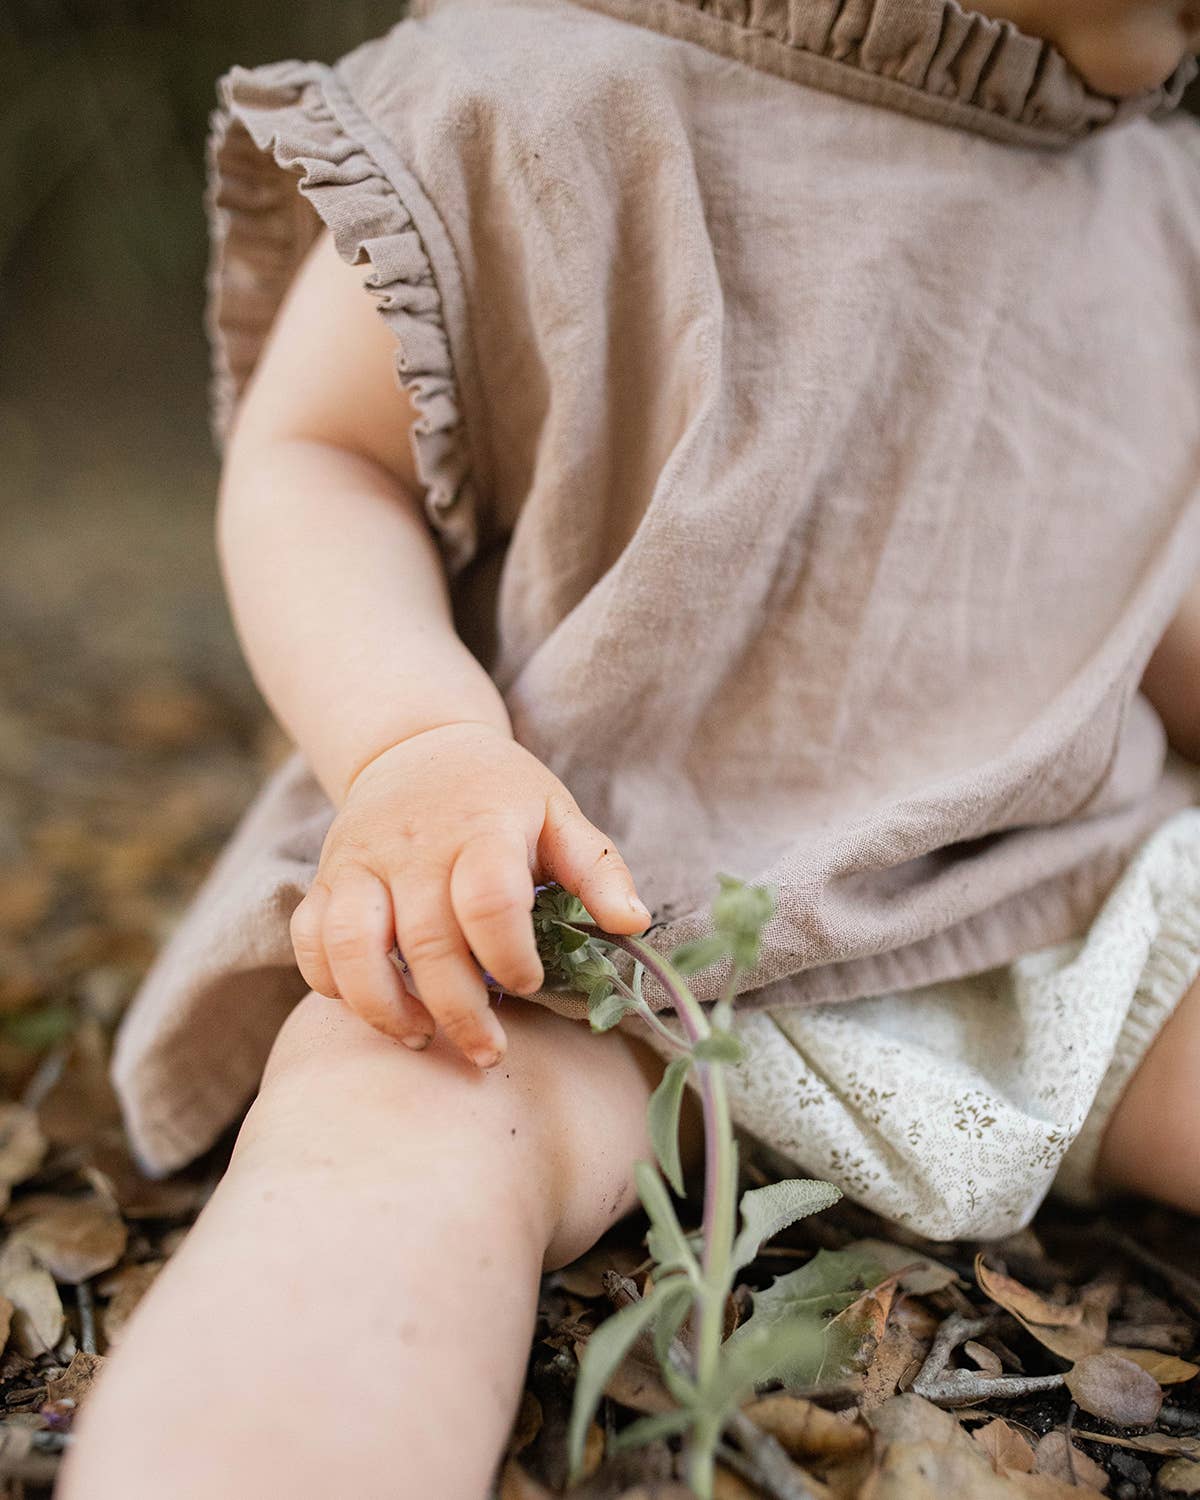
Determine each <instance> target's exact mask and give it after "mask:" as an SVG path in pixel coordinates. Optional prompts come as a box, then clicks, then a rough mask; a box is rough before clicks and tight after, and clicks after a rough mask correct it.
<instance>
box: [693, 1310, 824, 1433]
mask: <svg viewBox="0 0 1200 1500" xmlns="http://www.w3.org/2000/svg"><path fill="white" fill-rule="evenodd" d="M738 1335H741V1336H740V1337H738ZM845 1337H846V1336H845V1335H844V1334H842V1335H835V1336H834V1337H833V1339H832V1340H831V1339H830V1337H829V1335H828V1332H827V1330H826V1328H824V1327H823V1326H822V1325H821V1324H820V1323H813V1322H809V1321H808V1320H806V1319H801V1318H795V1319H791V1320H786V1321H784V1322H780V1323H764V1324H753V1322H752V1321H751V1322H748V1323H746V1324H744V1325H743V1327H742V1328H739V1329H738V1330H737V1332H736V1333H735V1334H734V1335H733V1337H732V1338H729V1339H727V1340H726V1341H725V1343H724V1344H722V1346H721V1356H720V1370H719V1373H718V1375H717V1381H716V1390H715V1391H714V1393H713V1394H714V1405H715V1406H716V1409H717V1410H718V1411H719V1412H720V1413H721V1414H722V1415H725V1414H727V1413H729V1412H731V1411H733V1410H734V1409H735V1408H736V1407H738V1406H740V1405H741V1403H742V1401H743V1400H745V1398H746V1397H747V1396H749V1395H751V1394H752V1393H753V1391H754V1388H755V1387H756V1386H759V1385H763V1384H765V1382H767V1381H768V1380H782V1381H783V1382H784V1384H785V1385H797V1386H799V1385H811V1384H815V1383H816V1381H817V1378H818V1376H819V1373H820V1371H821V1370H822V1369H823V1368H825V1367H826V1365H827V1364H829V1363H830V1353H831V1350H830V1348H829V1345H830V1343H831V1342H832V1343H833V1344H835V1345H837V1346H839V1347H840V1345H841V1342H842V1340H843V1338H845ZM847 1342H848V1343H849V1342H852V1341H849V1340H848V1341H847Z"/></svg>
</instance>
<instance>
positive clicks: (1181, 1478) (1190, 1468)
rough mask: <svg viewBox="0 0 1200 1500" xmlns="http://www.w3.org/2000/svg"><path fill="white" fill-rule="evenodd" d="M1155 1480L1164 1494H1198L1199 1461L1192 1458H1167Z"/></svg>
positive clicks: (1199, 1479)
mask: <svg viewBox="0 0 1200 1500" xmlns="http://www.w3.org/2000/svg"><path fill="white" fill-rule="evenodd" d="M1155 1482H1156V1483H1157V1485H1158V1488H1159V1490H1160V1492H1162V1493H1164V1494H1172V1495H1200V1463H1197V1462H1196V1460H1195V1459H1194V1458H1169V1459H1168V1460H1167V1462H1166V1463H1165V1464H1163V1466H1162V1468H1161V1469H1159V1471H1158V1473H1157V1475H1156V1476H1155Z"/></svg>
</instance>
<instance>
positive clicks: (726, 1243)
mask: <svg viewBox="0 0 1200 1500" xmlns="http://www.w3.org/2000/svg"><path fill="white" fill-rule="evenodd" d="M577 925H578V926H579V927H580V928H581V929H590V930H592V931H596V932H598V933H600V934H601V935H602V936H603V938H604V940H605V941H606V942H609V943H612V944H613V945H615V946H616V947H619V948H623V949H624V950H625V952H627V953H630V954H632V955H633V957H634V958H636V959H638V960H639V962H641V963H642V964H643V965H644V967H645V969H646V971H647V972H648V973H650V974H653V975H654V977H655V978H656V979H657V980H658V982H659V984H660V985H661V986H662V987H663V989H664V990H665V991H666V992H667V994H668V995H669V996H670V997H671V1000H672V1001H673V1003H674V1007H675V1012H676V1014H677V1015H678V1016H679V1019H680V1022H681V1024H682V1025H683V1028H684V1031H685V1032H686V1034H687V1037H688V1040H689V1041H690V1042H691V1044H692V1046H693V1047H694V1046H695V1044H696V1043H697V1042H699V1041H703V1040H704V1039H705V1038H706V1037H708V1036H711V1034H712V1027H711V1025H710V1024H709V1020H708V1016H707V1015H706V1013H705V1011H704V1007H703V1006H702V1005H701V1004H700V1002H699V1001H698V1000H697V999H696V997H695V996H694V995H693V994H692V992H691V990H690V989H689V988H688V987H687V985H686V984H683V983H682V982H681V980H680V978H679V977H678V975H676V974H675V973H674V971H673V970H672V969H671V968H670V966H669V965H668V964H667V963H665V962H664V960H663V958H662V956H661V955H660V954H659V953H658V952H657V951H656V950H655V949H653V948H651V947H650V946H649V944H647V943H645V942H643V941H642V939H641V938H636V937H628V936H624V935H620V934H613V933H608V932H603V930H602V929H600V928H597V927H594V926H593V924H590V923H584V922H580V923H579V924H577ZM736 982H737V968H736V966H735V967H734V971H733V973H732V975H731V976H730V978H729V981H728V984H727V985H726V990H725V993H726V995H727V996H729V997H732V994H733V990H734V987H735V985H736ZM647 1009H649V1007H647ZM696 1074H697V1082H698V1084H699V1089H700V1099H701V1104H702V1106H703V1111H704V1219H703V1225H702V1234H703V1239H704V1258H703V1266H702V1270H703V1275H702V1278H701V1282H702V1285H701V1287H700V1288H699V1289H698V1295H697V1303H698V1312H699V1317H698V1320H697V1321H698V1326H697V1330H696V1353H695V1375H696V1385H697V1391H698V1394H699V1397H700V1401H701V1403H702V1404H703V1403H704V1398H705V1395H706V1394H707V1393H709V1392H711V1391H712V1389H713V1386H714V1384H715V1382H716V1377H717V1374H718V1370H719V1366H720V1354H721V1336H722V1334H723V1333H724V1331H725V1304H726V1301H727V1299H728V1296H729V1290H730V1286H729V1283H730V1281H731V1279H732V1272H731V1266H732V1260H733V1237H734V1231H735V1230H736V1227H737V1223H736V1213H737V1148H736V1145H735V1143H734V1137H733V1120H732V1117H731V1115H730V1111H729V1091H728V1089H727V1088H726V1085H725V1073H724V1067H723V1065H722V1064H715V1065H714V1064H713V1063H710V1062H706V1061H697V1063H696ZM722 1425H723V1424H722V1419H721V1416H720V1414H719V1413H717V1412H715V1411H714V1410H713V1409H712V1406H711V1405H710V1406H709V1409H708V1410H707V1411H706V1412H704V1414H703V1415H702V1416H701V1417H700V1419H699V1421H698V1422H697V1424H696V1427H695V1429H694V1434H693V1440H692V1443H691V1449H690V1454H689V1468H688V1474H689V1483H690V1484H691V1486H692V1489H693V1491H694V1492H695V1493H696V1494H697V1495H699V1496H701V1497H707V1496H710V1495H711V1494H712V1487H713V1459H714V1454H715V1452H716V1447H717V1444H718V1442H719V1441H720V1437H721V1429H722Z"/></svg>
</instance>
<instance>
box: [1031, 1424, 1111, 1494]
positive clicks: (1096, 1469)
mask: <svg viewBox="0 0 1200 1500" xmlns="http://www.w3.org/2000/svg"><path fill="white" fill-rule="evenodd" d="M1034 1469H1035V1470H1036V1472H1037V1473H1039V1474H1049V1475H1050V1476H1051V1477H1052V1478H1054V1479H1061V1480H1063V1481H1064V1483H1066V1484H1085V1485H1087V1486H1088V1487H1089V1488H1091V1489H1094V1490H1102V1489H1104V1488H1105V1486H1106V1485H1107V1484H1108V1471H1107V1470H1106V1469H1102V1468H1101V1467H1100V1465H1099V1464H1098V1463H1097V1462H1096V1461H1095V1459H1093V1458H1089V1457H1088V1456H1087V1454H1086V1453H1084V1452H1083V1450H1082V1449H1081V1448H1077V1447H1076V1446H1075V1444H1074V1443H1072V1442H1071V1441H1070V1440H1069V1439H1068V1437H1067V1435H1066V1433H1065V1432H1058V1431H1055V1432H1048V1433H1046V1435H1045V1436H1044V1437H1042V1438H1040V1439H1039V1440H1038V1445H1037V1452H1036V1455H1035V1461H1034Z"/></svg>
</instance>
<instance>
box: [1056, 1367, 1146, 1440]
mask: <svg viewBox="0 0 1200 1500" xmlns="http://www.w3.org/2000/svg"><path fill="white" fill-rule="evenodd" d="M1063 1380H1064V1382H1065V1384H1066V1387H1067V1389H1068V1390H1069V1391H1070V1392H1071V1395H1072V1396H1074V1398H1075V1400H1076V1401H1077V1402H1078V1403H1079V1405H1080V1406H1081V1407H1082V1408H1083V1410H1084V1411H1090V1412H1091V1414H1092V1415H1093V1416H1094V1417H1103V1418H1104V1420H1105V1421H1106V1422H1112V1423H1113V1424H1114V1426H1117V1427H1149V1426H1150V1424H1151V1423H1152V1422H1153V1421H1154V1420H1155V1419H1156V1418H1157V1416H1158V1413H1159V1409H1160V1407H1161V1406H1162V1399H1163V1397H1162V1390H1161V1388H1160V1387H1159V1384H1158V1381H1157V1380H1155V1379H1154V1377H1153V1375H1148V1374H1147V1373H1146V1371H1145V1370H1143V1369H1142V1367H1141V1365H1136V1364H1134V1362H1133V1361H1132V1360H1131V1359H1122V1357H1121V1356H1120V1355H1119V1354H1114V1353H1112V1351H1111V1350H1108V1349H1105V1350H1103V1351H1102V1352H1101V1353H1099V1354H1089V1355H1088V1356H1087V1357H1086V1358H1085V1359H1081V1360H1080V1361H1079V1363H1078V1364H1076V1365H1075V1366H1074V1367H1073V1368H1072V1369H1070V1370H1068V1371H1067V1373H1066V1374H1065V1375H1064V1376H1063Z"/></svg>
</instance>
